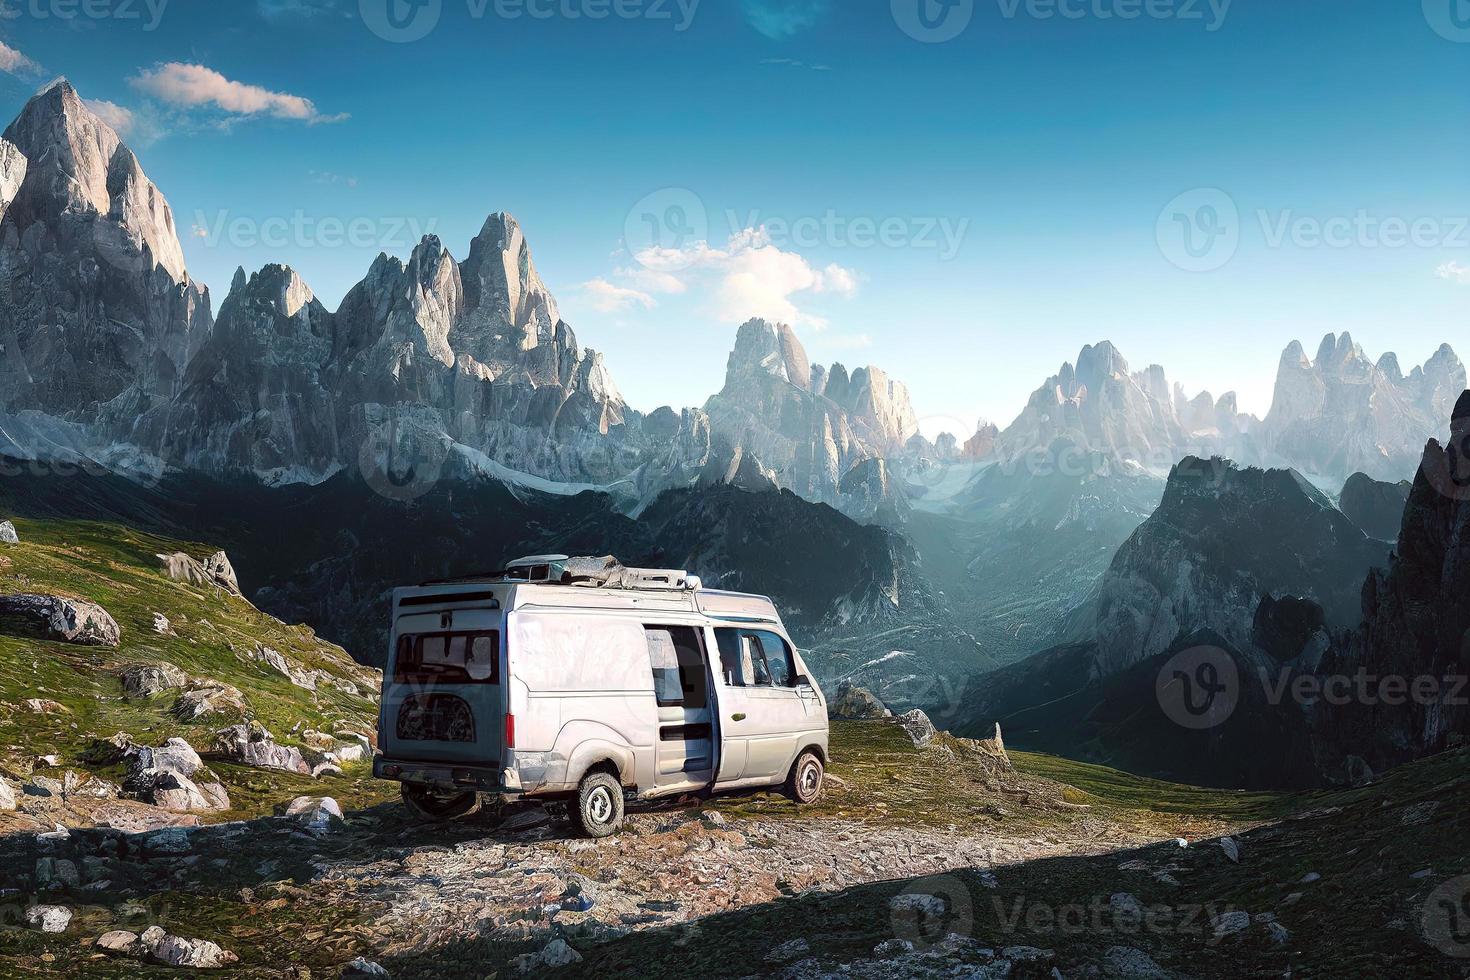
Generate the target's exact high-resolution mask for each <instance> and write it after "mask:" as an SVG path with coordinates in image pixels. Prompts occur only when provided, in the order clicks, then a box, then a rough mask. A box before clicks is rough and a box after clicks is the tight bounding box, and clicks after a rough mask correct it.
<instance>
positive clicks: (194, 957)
mask: <svg viewBox="0 0 1470 980" xmlns="http://www.w3.org/2000/svg"><path fill="white" fill-rule="evenodd" d="M134 949H135V950H136V952H135V953H134V955H138V956H140V957H141V958H143V959H148V960H151V961H153V962H155V963H161V964H163V965H164V966H172V967H189V968H191V969H195V970H218V969H221V968H223V967H226V966H230V965H231V964H233V963H238V962H239V960H240V958H239V957H238V956H236V955H235V954H234V953H231V952H229V951H227V950H225V949H221V948H220V947H219V946H218V945H217V944H215V943H212V942H210V941H209V940H207V939H184V938H182V937H181V936H174V935H171V934H169V933H167V932H165V931H164V930H163V929H162V928H161V927H159V926H153V927H152V928H150V929H148V930H147V931H145V932H144V933H143V935H141V936H139V937H138V941H137V944H136V946H135V947H134Z"/></svg>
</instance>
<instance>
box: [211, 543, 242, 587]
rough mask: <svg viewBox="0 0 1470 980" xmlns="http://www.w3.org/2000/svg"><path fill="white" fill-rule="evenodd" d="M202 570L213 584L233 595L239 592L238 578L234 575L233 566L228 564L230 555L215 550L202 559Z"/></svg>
mask: <svg viewBox="0 0 1470 980" xmlns="http://www.w3.org/2000/svg"><path fill="white" fill-rule="evenodd" d="M204 571H205V574H207V575H208V576H209V577H210V579H211V580H212V581H213V582H214V584H215V585H218V586H219V587H220V588H222V589H224V590H225V591H226V592H229V593H231V594H233V595H239V594H240V579H239V578H238V577H237V576H236V575H235V566H234V565H231V564H230V556H229V555H227V554H225V553H224V552H223V551H216V552H215V553H214V554H212V555H210V556H209V557H208V558H206V559H204Z"/></svg>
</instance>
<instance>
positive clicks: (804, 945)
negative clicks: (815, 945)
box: [766, 939, 812, 963]
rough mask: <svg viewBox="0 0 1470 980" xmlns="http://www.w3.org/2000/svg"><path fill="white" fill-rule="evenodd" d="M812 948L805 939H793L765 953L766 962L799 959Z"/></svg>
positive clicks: (784, 961) (785, 961)
mask: <svg viewBox="0 0 1470 980" xmlns="http://www.w3.org/2000/svg"><path fill="white" fill-rule="evenodd" d="M811 950H812V945H811V943H809V942H807V941H806V940H805V939H793V940H791V941H790V942H789V943H782V944H781V945H780V946H777V947H776V948H775V949H773V950H771V951H770V952H769V953H767V954H766V962H767V963H790V962H791V961H792V960H799V959H801V958H802V957H804V956H806V955H807V954H808V953H810V952H811Z"/></svg>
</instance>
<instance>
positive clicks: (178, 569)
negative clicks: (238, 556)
mask: <svg viewBox="0 0 1470 980" xmlns="http://www.w3.org/2000/svg"><path fill="white" fill-rule="evenodd" d="M158 561H159V563H160V565H161V566H162V569H163V574H164V575H166V576H167V577H168V578H170V579H173V580H174V581H175V582H183V583H184V584H185V585H198V586H213V587H215V588H218V589H223V590H224V591H226V592H228V593H230V594H231V595H239V594H240V582H239V579H237V578H236V577H235V569H234V568H233V567H232V566H231V565H230V558H229V556H228V555H226V554H225V553H224V552H223V551H220V552H217V553H215V554H213V555H210V556H209V557H208V558H206V559H204V561H202V562H201V561H197V560H195V559H193V558H190V557H189V556H188V555H186V554H183V553H182V552H175V553H174V554H172V555H159V556H158Z"/></svg>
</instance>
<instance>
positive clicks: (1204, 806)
mask: <svg viewBox="0 0 1470 980" xmlns="http://www.w3.org/2000/svg"><path fill="white" fill-rule="evenodd" d="M1010 757H1011V761H1012V762H1013V763H1015V765H1016V769H1017V770H1019V771H1020V772H1024V773H1027V774H1029V775H1032V776H1038V777H1040V778H1042V779H1050V780H1053V781H1055V782H1058V783H1063V784H1065V785H1067V786H1070V787H1073V788H1075V789H1076V790H1077V791H1078V792H1077V793H1076V794H1068V801H1069V802H1074V803H1094V804H1097V805H1100V806H1110V807H1122V808H1125V809H1130V810H1149V811H1153V812H1155V813H1177V814H1190V815H1194V816H1214V817H1219V818H1220V819H1222V820H1242V821H1255V820H1269V819H1274V818H1277V817H1282V816H1285V815H1286V814H1288V813H1291V812H1292V811H1293V810H1297V809H1301V808H1303V806H1304V805H1305V804H1306V803H1307V802H1308V801H1309V800H1310V798H1311V794H1295V793H1258V792H1246V791H1235V790H1217V789H1202V788H1200V787H1198V786H1182V785H1180V784H1178V783H1169V782H1164V781H1162V780H1158V779H1149V778H1148V777H1146V776H1135V775H1133V774H1131V773H1126V772H1120V771H1119V770H1117V769H1109V768H1107V767H1106V766H1097V765H1092V764H1090V763H1086V762H1076V761H1074V760H1071V759H1063V758H1060V757H1059V756H1054V755H1042V754H1039V753H1035V752H1015V751H1012V752H1011V753H1010Z"/></svg>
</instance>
